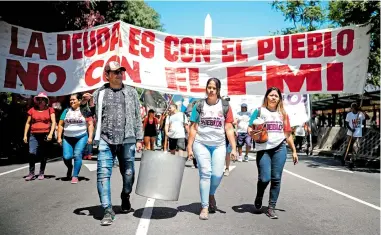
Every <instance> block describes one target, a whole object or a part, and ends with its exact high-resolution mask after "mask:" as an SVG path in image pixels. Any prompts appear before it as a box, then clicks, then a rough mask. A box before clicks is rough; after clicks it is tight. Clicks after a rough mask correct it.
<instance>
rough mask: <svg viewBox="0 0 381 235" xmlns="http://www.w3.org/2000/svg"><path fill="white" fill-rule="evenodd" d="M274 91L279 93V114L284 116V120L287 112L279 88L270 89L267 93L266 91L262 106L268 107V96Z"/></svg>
mask: <svg viewBox="0 0 381 235" xmlns="http://www.w3.org/2000/svg"><path fill="white" fill-rule="evenodd" d="M272 91H276V92H277V93H278V96H279V103H278V105H277V107H276V109H277V112H278V113H280V114H282V116H283V118H285V117H286V115H287V113H286V110H285V109H284V105H283V97H282V92H280V90H279V88H277V87H270V88H269V89H268V90H267V91H266V94H265V97H264V98H263V104H262V107H267V102H268V100H267V96H268V95H269V94H270V92H272Z"/></svg>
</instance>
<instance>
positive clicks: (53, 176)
mask: <svg viewBox="0 0 381 235" xmlns="http://www.w3.org/2000/svg"><path fill="white" fill-rule="evenodd" d="M27 176H28V175H25V176H23V178H24V179H25V178H26V177H27ZM37 177H38V175H35V177H34V178H33V179H32V180H37ZM52 178H56V176H55V175H44V180H45V179H52Z"/></svg>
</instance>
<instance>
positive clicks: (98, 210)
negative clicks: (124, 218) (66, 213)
mask: <svg viewBox="0 0 381 235" xmlns="http://www.w3.org/2000/svg"><path fill="white" fill-rule="evenodd" d="M112 210H113V211H114V212H115V214H129V213H131V212H134V210H133V209H132V210H131V211H130V212H128V213H122V210H121V208H120V206H113V207H112ZM86 211H87V213H86ZM103 211H104V210H103V208H102V207H101V206H89V207H83V208H77V209H75V210H74V211H73V213H74V214H76V215H86V216H92V217H93V218H94V219H95V220H101V219H102V218H103Z"/></svg>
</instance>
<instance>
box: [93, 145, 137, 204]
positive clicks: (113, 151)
mask: <svg viewBox="0 0 381 235" xmlns="http://www.w3.org/2000/svg"><path fill="white" fill-rule="evenodd" d="M135 146H136V144H134V143H132V144H120V145H111V144H108V143H107V142H106V141H104V140H103V139H101V140H100V142H99V147H98V148H99V153H98V161H97V163H98V164H97V165H98V166H97V187H98V195H99V199H100V201H101V204H102V207H103V208H104V209H106V208H111V207H112V204H111V189H110V178H111V173H112V167H113V163H114V159H115V157H117V158H118V160H119V169H120V174H121V175H122V178H123V189H122V193H121V197H122V198H126V197H129V195H130V193H131V191H132V186H133V184H134V180H135V166H134V164H135V162H134V161H135Z"/></svg>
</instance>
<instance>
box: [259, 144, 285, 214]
mask: <svg viewBox="0 0 381 235" xmlns="http://www.w3.org/2000/svg"><path fill="white" fill-rule="evenodd" d="M286 158H287V149H286V144H285V143H284V142H282V143H281V144H280V145H278V146H277V147H275V148H273V149H269V150H263V151H258V152H257V158H256V161H257V167H258V183H257V197H260V198H262V197H263V194H264V192H265V190H266V188H267V185H268V184H269V182H270V180H271V187H270V199H269V206H271V207H275V205H276V202H277V200H278V197H279V192H280V183H281V179H282V172H283V168H284V164H285V163H286Z"/></svg>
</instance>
